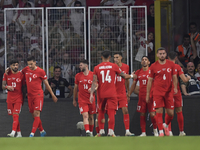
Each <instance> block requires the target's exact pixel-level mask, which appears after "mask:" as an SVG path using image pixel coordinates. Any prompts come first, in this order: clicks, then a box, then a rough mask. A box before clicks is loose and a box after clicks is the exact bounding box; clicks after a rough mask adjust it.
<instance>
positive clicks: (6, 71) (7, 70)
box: [5, 67, 10, 75]
mask: <svg viewBox="0 0 200 150" xmlns="http://www.w3.org/2000/svg"><path fill="white" fill-rule="evenodd" d="M9 71H10V68H9V67H8V68H6V70H5V74H6V75H8V72H9Z"/></svg>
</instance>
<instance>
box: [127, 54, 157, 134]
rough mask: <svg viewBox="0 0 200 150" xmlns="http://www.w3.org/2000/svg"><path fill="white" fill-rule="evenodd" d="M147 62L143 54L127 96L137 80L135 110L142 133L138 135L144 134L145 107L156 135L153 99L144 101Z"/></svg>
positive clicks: (147, 71)
mask: <svg viewBox="0 0 200 150" xmlns="http://www.w3.org/2000/svg"><path fill="white" fill-rule="evenodd" d="M149 64H150V61H149V59H148V57H147V56H143V57H142V60H141V65H142V68H141V69H139V70H137V71H136V72H135V75H136V76H137V77H136V78H135V79H134V81H133V83H132V85H131V89H130V92H129V94H128V95H129V96H130V95H131V93H132V92H133V91H134V90H135V87H136V83H137V82H138V81H139V84H140V90H139V101H138V105H137V112H140V127H141V130H142V134H141V135H140V136H146V117H145V115H146V112H147V109H148V111H149V114H150V117H151V121H152V124H153V132H154V136H158V131H157V124H156V117H155V108H154V106H153V99H152V98H151V99H150V102H149V103H146V91H147V81H148V77H149Z"/></svg>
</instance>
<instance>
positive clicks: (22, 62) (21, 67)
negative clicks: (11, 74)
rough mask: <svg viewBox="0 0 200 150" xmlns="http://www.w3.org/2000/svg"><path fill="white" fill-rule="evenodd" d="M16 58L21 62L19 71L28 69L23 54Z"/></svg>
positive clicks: (17, 55)
mask: <svg viewBox="0 0 200 150" xmlns="http://www.w3.org/2000/svg"><path fill="white" fill-rule="evenodd" d="M15 58H16V59H17V61H18V62H19V68H18V70H22V69H23V68H24V67H26V63H25V62H24V58H23V56H22V55H21V54H16V55H15Z"/></svg>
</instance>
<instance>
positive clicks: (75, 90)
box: [73, 84, 78, 107]
mask: <svg viewBox="0 0 200 150" xmlns="http://www.w3.org/2000/svg"><path fill="white" fill-rule="evenodd" d="M77 93H78V85H77V84H75V85H74V96H73V105H74V107H76V106H77V102H76V97H77Z"/></svg>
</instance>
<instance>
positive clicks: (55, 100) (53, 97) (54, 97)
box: [52, 95, 58, 103]
mask: <svg viewBox="0 0 200 150" xmlns="http://www.w3.org/2000/svg"><path fill="white" fill-rule="evenodd" d="M52 99H53V101H54V102H55V103H56V102H57V101H58V98H57V97H56V96H55V95H53V96H52Z"/></svg>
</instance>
